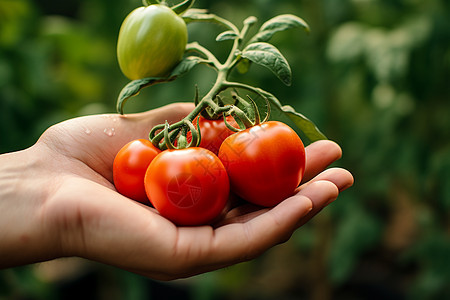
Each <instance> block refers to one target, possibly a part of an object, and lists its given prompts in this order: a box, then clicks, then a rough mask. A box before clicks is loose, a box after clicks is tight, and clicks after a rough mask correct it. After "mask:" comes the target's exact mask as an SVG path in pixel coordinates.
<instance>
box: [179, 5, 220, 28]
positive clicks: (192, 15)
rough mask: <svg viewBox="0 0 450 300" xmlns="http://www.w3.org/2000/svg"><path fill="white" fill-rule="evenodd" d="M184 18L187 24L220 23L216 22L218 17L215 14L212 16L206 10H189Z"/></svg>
mask: <svg viewBox="0 0 450 300" xmlns="http://www.w3.org/2000/svg"><path fill="white" fill-rule="evenodd" d="M182 18H183V20H184V22H186V24H189V23H192V22H212V23H218V22H217V21H216V18H217V16H216V15H215V14H211V13H209V12H208V10H206V9H198V8H191V9H188V10H187V11H186V12H185V13H184V14H183V15H182Z"/></svg>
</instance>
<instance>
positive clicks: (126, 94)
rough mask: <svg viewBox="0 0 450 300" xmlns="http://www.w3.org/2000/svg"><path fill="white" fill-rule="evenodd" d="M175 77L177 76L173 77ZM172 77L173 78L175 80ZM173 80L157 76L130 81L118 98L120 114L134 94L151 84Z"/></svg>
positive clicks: (117, 105)
mask: <svg viewBox="0 0 450 300" xmlns="http://www.w3.org/2000/svg"><path fill="white" fill-rule="evenodd" d="M173 79H175V78H173ZM173 79H172V80H173ZM168 81H171V80H169V78H156V77H147V78H142V79H137V80H133V81H131V82H130V83H128V84H127V85H126V86H125V87H124V88H123V89H122V91H121V92H120V94H119V98H118V99H117V104H116V110H117V112H118V113H119V114H123V107H124V105H125V103H126V102H127V101H128V99H130V98H131V97H133V96H136V95H138V94H139V92H140V91H141V90H142V89H143V88H145V87H147V86H151V85H155V84H157V83H162V82H168Z"/></svg>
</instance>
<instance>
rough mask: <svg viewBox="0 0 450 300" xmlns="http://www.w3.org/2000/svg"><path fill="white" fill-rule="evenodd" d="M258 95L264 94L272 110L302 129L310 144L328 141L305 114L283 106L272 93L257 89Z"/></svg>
mask: <svg viewBox="0 0 450 300" xmlns="http://www.w3.org/2000/svg"><path fill="white" fill-rule="evenodd" d="M255 91H256V92H257V93H258V94H262V95H264V96H265V97H267V99H268V100H269V103H270V107H271V110H277V111H278V112H280V113H282V114H284V115H285V116H287V117H288V118H289V119H290V120H291V121H292V122H294V124H295V125H296V126H297V128H298V129H300V130H301V131H302V132H303V133H304V134H305V136H306V137H307V138H308V139H309V140H310V142H311V143H312V142H315V141H318V140H326V139H327V137H326V136H325V135H324V134H323V133H322V132H321V131H320V130H319V128H317V126H316V125H315V124H314V122H312V121H311V120H310V119H308V118H307V117H305V116H304V115H303V114H301V113H299V112H297V111H295V109H294V108H293V107H291V106H289V105H284V106H282V105H281V103H280V101H279V100H278V99H277V98H276V97H275V96H274V95H272V94H271V93H269V92H266V91H264V90H262V89H259V88H257V89H255Z"/></svg>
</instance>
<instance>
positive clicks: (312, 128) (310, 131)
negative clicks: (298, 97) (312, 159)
mask: <svg viewBox="0 0 450 300" xmlns="http://www.w3.org/2000/svg"><path fill="white" fill-rule="evenodd" d="M281 110H282V111H283V112H284V114H285V115H286V116H288V117H289V119H291V120H292V121H293V122H294V123H295V125H297V127H298V128H299V129H300V130H301V131H302V132H303V133H304V134H305V135H306V136H307V137H308V139H309V140H310V141H311V142H315V141H318V140H326V139H327V137H326V136H325V135H324V134H323V133H322V132H321V131H320V130H319V128H317V126H316V125H315V124H314V123H313V122H312V121H311V120H310V119H308V118H307V117H305V116H304V115H303V114H301V113H299V112H296V111H295V109H294V108H293V107H291V106H289V105H284V106H282V107H281Z"/></svg>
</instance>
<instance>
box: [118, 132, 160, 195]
mask: <svg viewBox="0 0 450 300" xmlns="http://www.w3.org/2000/svg"><path fill="white" fill-rule="evenodd" d="M160 152H161V150H159V149H158V148H156V147H155V146H153V144H152V143H151V142H150V141H149V140H144V139H138V140H134V141H131V142H129V143H128V144H126V145H125V146H123V147H122V149H120V151H119V152H118V153H117V155H116V157H115V158H114V163H113V180H114V185H115V187H116V189H117V191H118V192H119V193H121V194H122V195H124V196H127V197H129V198H131V199H134V200H136V201H139V202H142V203H149V201H148V199H147V194H146V193H145V187H144V176H145V172H146V171H147V168H148V165H149V164H150V162H151V161H152V160H153V158H155V157H156V156H157V155H158V154H159V153H160Z"/></svg>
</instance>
